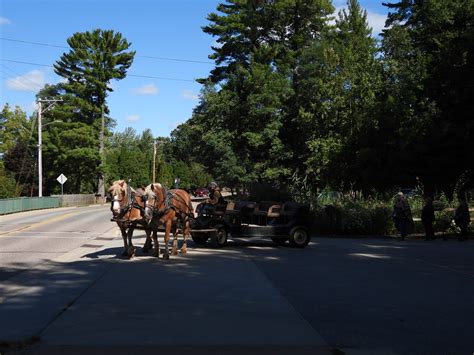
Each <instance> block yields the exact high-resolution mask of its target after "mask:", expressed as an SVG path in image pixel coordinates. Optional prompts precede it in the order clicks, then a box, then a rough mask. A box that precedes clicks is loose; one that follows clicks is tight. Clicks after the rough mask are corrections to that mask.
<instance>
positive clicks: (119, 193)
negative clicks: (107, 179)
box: [108, 180, 128, 217]
mask: <svg viewBox="0 0 474 355" xmlns="http://www.w3.org/2000/svg"><path fill="white" fill-rule="evenodd" d="M108 192H109V193H110V194H111V195H112V197H113V199H112V204H111V207H110V209H111V211H112V214H113V215H114V217H116V216H118V215H119V214H120V211H121V209H122V206H124V205H125V204H126V203H127V202H128V185H127V183H126V182H125V180H117V181H114V182H113V183H112V185H111V186H110V188H109V190H108Z"/></svg>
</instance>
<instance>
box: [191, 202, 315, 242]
mask: <svg viewBox="0 0 474 355" xmlns="http://www.w3.org/2000/svg"><path fill="white" fill-rule="evenodd" d="M310 226H311V219H310V213H309V206H308V205H305V204H299V203H296V202H284V203H280V202H272V201H261V202H258V203H257V202H253V201H238V202H228V203H227V204H220V205H217V206H216V208H215V209H214V210H212V211H209V212H207V213H206V214H203V215H200V216H198V217H197V218H195V219H194V220H192V221H191V237H192V239H193V241H194V242H195V243H197V244H205V243H206V242H207V241H208V240H209V239H211V241H212V244H213V245H214V246H216V247H223V246H224V245H225V244H226V243H227V238H228V236H229V235H230V236H231V237H232V238H248V237H270V238H271V239H272V240H273V242H274V243H276V244H278V245H283V244H284V243H286V241H289V243H290V245H291V246H293V247H297V248H304V247H306V246H307V245H308V243H309V242H310V238H311V237H310V235H309V230H310Z"/></svg>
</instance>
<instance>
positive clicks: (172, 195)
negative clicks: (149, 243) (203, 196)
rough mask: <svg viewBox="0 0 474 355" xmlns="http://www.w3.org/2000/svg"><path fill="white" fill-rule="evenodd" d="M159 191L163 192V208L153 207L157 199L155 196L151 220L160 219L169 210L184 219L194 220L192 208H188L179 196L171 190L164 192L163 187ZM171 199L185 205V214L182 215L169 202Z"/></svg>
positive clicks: (181, 212) (186, 203)
mask: <svg viewBox="0 0 474 355" xmlns="http://www.w3.org/2000/svg"><path fill="white" fill-rule="evenodd" d="M161 189H162V192H163V195H164V201H163V203H164V208H162V209H159V208H157V207H155V206H156V199H157V196H156V194H155V205H154V206H153V218H155V217H158V218H161V217H163V216H164V215H165V214H167V213H168V212H169V211H170V210H174V211H175V212H176V213H177V214H178V215H179V216H181V217H182V218H186V217H192V218H194V215H193V214H192V213H191V211H192V207H190V206H189V205H188V202H187V201H185V200H184V199H183V198H182V197H181V196H179V195H178V194H176V193H175V192H173V191H172V190H166V189H165V188H164V187H163V186H162V187H161ZM173 199H175V200H178V201H179V202H181V203H183V204H185V205H186V207H187V212H186V213H184V212H183V211H180V210H179V209H178V208H177V207H176V206H174V205H173V204H172V203H171V201H172V200H173ZM158 202H159V201H158Z"/></svg>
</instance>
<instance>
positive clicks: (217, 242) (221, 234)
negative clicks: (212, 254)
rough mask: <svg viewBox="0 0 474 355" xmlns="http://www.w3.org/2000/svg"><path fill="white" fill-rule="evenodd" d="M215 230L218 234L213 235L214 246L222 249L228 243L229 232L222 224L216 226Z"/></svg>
mask: <svg viewBox="0 0 474 355" xmlns="http://www.w3.org/2000/svg"><path fill="white" fill-rule="evenodd" d="M215 228H216V232H215V233H212V235H211V240H212V244H213V245H214V246H215V247H217V248H222V247H223V246H224V245H225V244H226V243H227V231H226V230H225V228H224V226H223V225H221V224H218V225H216V226H215Z"/></svg>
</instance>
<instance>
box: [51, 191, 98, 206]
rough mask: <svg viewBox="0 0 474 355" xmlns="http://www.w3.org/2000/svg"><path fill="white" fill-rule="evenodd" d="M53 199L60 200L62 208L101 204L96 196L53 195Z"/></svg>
mask: <svg viewBox="0 0 474 355" xmlns="http://www.w3.org/2000/svg"><path fill="white" fill-rule="evenodd" d="M53 197H56V198H59V206H60V207H75V206H88V205H94V204H96V203H99V201H98V198H97V197H96V195H94V194H88V195H84V194H76V195H53Z"/></svg>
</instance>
